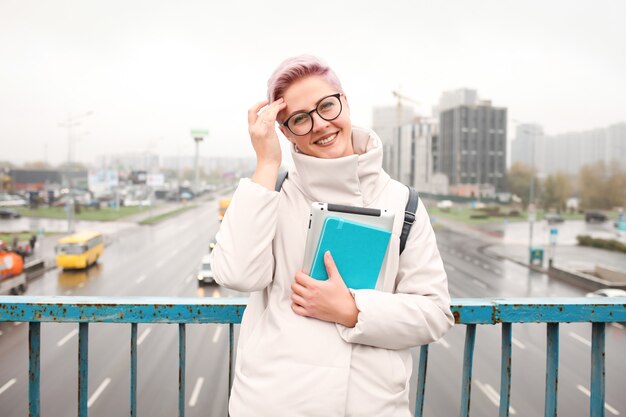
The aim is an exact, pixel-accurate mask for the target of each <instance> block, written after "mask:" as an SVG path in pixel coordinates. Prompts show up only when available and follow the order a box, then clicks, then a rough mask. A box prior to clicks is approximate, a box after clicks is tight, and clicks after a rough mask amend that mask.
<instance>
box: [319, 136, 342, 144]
mask: <svg viewBox="0 0 626 417" xmlns="http://www.w3.org/2000/svg"><path fill="white" fill-rule="evenodd" d="M336 136H337V134H334V135H332V136H329V137H327V138H326V139H320V140H318V141H317V142H315V143H317V144H318V145H324V144H326V143H328V142H330V141H331V140H333V139H335V137H336Z"/></svg>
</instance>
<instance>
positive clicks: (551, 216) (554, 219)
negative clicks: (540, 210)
mask: <svg viewBox="0 0 626 417" xmlns="http://www.w3.org/2000/svg"><path fill="white" fill-rule="evenodd" d="M543 218H544V219H546V220H547V221H548V224H555V223H563V222H564V221H565V219H564V218H563V217H561V215H560V214H559V213H546V215H545V216H543Z"/></svg>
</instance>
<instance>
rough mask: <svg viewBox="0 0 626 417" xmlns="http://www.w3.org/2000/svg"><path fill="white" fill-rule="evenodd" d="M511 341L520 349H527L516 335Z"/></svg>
mask: <svg viewBox="0 0 626 417" xmlns="http://www.w3.org/2000/svg"><path fill="white" fill-rule="evenodd" d="M511 343H513V344H514V345H515V346H517V347H518V348H520V349H526V345H525V344H523V343H522V342H520V341H519V340H517V339H516V338H514V337H512V338H511Z"/></svg>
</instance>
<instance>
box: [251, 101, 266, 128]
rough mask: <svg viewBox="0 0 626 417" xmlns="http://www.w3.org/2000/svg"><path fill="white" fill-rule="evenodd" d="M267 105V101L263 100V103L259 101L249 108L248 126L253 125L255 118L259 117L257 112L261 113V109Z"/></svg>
mask: <svg viewBox="0 0 626 417" xmlns="http://www.w3.org/2000/svg"><path fill="white" fill-rule="evenodd" d="M267 103H268V101H267V100H263V101H259V102H258V103H256V104H255V105H254V106H252V107H250V109H249V110H248V124H249V125H252V124H254V122H256V120H257V118H258V117H259V111H261V109H262V108H263V107H264V106H266V105H267Z"/></svg>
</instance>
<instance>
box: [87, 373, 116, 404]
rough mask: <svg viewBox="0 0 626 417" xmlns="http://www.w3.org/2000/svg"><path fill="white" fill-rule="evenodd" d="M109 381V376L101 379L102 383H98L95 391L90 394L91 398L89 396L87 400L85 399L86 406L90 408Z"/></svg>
mask: <svg viewBox="0 0 626 417" xmlns="http://www.w3.org/2000/svg"><path fill="white" fill-rule="evenodd" d="M110 383H111V378H104V381H102V384H100V386H99V387H98V389H96V391H95V392H94V393H93V394H92V395H91V398H89V401H87V408H90V407H91V406H92V405H93V403H95V402H96V400H97V399H98V397H99V396H100V395H101V394H102V392H103V391H104V390H105V389H106V387H107V385H109V384H110Z"/></svg>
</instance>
